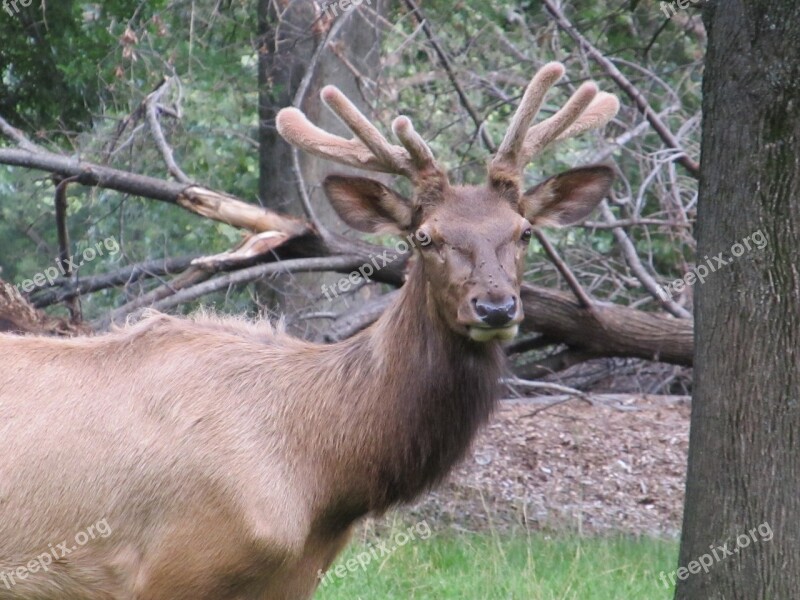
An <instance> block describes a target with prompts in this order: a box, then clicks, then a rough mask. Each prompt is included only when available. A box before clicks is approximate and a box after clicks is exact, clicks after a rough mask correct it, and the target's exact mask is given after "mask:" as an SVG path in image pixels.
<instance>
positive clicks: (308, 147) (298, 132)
mask: <svg viewBox="0 0 800 600" xmlns="http://www.w3.org/2000/svg"><path fill="white" fill-rule="evenodd" d="M276 125H277V128H278V133H280V134H281V137H283V139H285V140H286V141H287V142H289V143H290V144H291V145H292V146H296V147H297V148H300V149H301V150H304V151H306V152H308V153H309V154H313V155H314V156H319V157H320V158H324V159H327V160H331V161H333V162H337V163H339V164H343V165H348V166H351V167H356V168H358V169H366V170H369V171H380V172H383V173H394V169H393V168H391V169H390V168H388V167H387V165H385V164H384V163H383V162H381V161H380V160H379V159H378V158H377V157H376V156H375V155H374V154H373V153H372V151H371V150H370V149H369V148H367V147H366V146H365V145H364V143H363V142H362V141H361V140H358V139H351V140H346V139H344V138H342V137H339V136H338V135H333V134H332V133H328V132H327V131H325V130H324V129H320V128H319V127H317V126H316V125H314V124H313V123H312V122H311V121H309V120H308V119H307V118H306V116H305V115H304V114H303V113H302V111H300V110H298V109H296V108H284V109H283V110H281V111H280V112H279V113H278V116H277V118H276Z"/></svg>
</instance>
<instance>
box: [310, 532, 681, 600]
mask: <svg viewBox="0 0 800 600" xmlns="http://www.w3.org/2000/svg"><path fill="white" fill-rule="evenodd" d="M408 531H409V529H408V528H407V527H400V526H398V525H397V524H395V525H394V526H393V529H392V530H390V531H388V532H385V533H384V534H383V535H381V536H380V537H378V535H377V534H375V533H367V534H365V536H362V539H361V540H360V541H357V542H356V543H354V544H352V545H351V546H350V547H349V548H348V549H347V550H346V551H345V552H344V554H343V555H342V556H341V557H340V558H339V560H337V561H336V563H335V564H334V566H333V567H332V569H331V570H330V571H329V573H330V574H331V575H330V577H329V579H328V582H327V584H326V585H324V586H323V585H321V586H320V588H319V591H318V592H317V595H316V596H314V598H315V600H317V599H319V600H380V599H383V598H392V599H394V598H403V599H404V600H405V599H409V600H412V599H420V600H422V599H425V600H428V599H435V600H450V599H452V600H472V599H475V600H495V599H496V600H501V599H502V600H512V599H513V600H517V599H519V600H573V599H574V600H659V599H662V598H663V599H664V600H667V599H671V598H672V595H673V591H674V590H673V588H672V586H670V588H669V589H667V588H665V587H664V585H663V583H662V582H661V580H660V579H659V573H660V572H661V571H664V572H669V571H671V570H672V569H674V568H675V562H676V557H677V553H678V545H677V542H675V541H669V540H660V539H653V538H646V537H642V538H632V537H624V536H613V537H580V536H577V535H574V534H547V533H530V532H522V533H517V534H512V533H507V534H501V533H493V532H490V533H456V532H452V531H450V532H437V531H433V532H431V530H430V529H429V528H428V527H427V524H426V526H425V528H424V530H422V528H420V526H419V525H417V527H416V529H414V528H412V531H413V532H414V533H415V534H416V535H415V539H409V540H407V541H406V540H405V539H404V538H403V537H402V535H403V534H404V533H406V532H408ZM426 532H428V533H429V534H430V535H428V536H425V535H424V534H425V533H426ZM398 535H400V537H399V538H398V537H397V536H398ZM379 540H382V541H384V542H386V545H385V546H384V551H386V550H389V551H390V554H388V555H384V556H383V557H380V548H379V546H378V545H376V544H378V543H379ZM359 555H360V556H361V561H362V563H365V564H366V566H365V567H364V568H361V566H360V565H359V564H358V557H359ZM376 556H377V557H378V558H376ZM348 561H349V563H348ZM337 566H340V568H339V573H343V574H344V575H343V576H341V577H340V576H337V574H336V571H335V570H336V567H337ZM348 567H349V568H348Z"/></svg>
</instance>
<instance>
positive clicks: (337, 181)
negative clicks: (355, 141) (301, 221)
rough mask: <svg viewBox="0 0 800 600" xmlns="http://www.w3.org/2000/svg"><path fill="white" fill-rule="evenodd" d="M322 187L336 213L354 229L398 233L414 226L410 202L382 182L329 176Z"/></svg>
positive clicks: (361, 178) (366, 231) (368, 231)
mask: <svg viewBox="0 0 800 600" xmlns="http://www.w3.org/2000/svg"><path fill="white" fill-rule="evenodd" d="M322 186H323V187H324V188H325V194H326V195H327V196H328V200H330V203H331V205H332V206H333V208H334V210H335V211H336V213H337V214H338V215H339V216H340V217H341V218H342V220H343V221H344V222H345V223H347V224H348V225H349V226H350V227H352V228H353V229H357V230H358V231H363V232H365V233H394V234H399V233H403V232H405V231H407V230H408V229H409V228H410V227H411V220H412V217H413V212H414V211H413V208H412V206H411V202H410V201H409V200H408V199H407V198H404V197H403V196H401V195H400V194H398V193H396V192H394V191H392V190H390V189H389V188H388V187H386V186H385V185H383V184H382V183H380V182H379V181H375V180H374V179H368V178H366V177H345V176H342V175H329V176H328V177H326V178H325V181H324V182H323V183H322Z"/></svg>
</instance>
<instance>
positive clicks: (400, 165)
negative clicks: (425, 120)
mask: <svg viewBox="0 0 800 600" xmlns="http://www.w3.org/2000/svg"><path fill="white" fill-rule="evenodd" d="M321 95H322V100H323V101H324V102H325V104H327V105H328V106H329V107H330V109H331V110H332V111H333V112H335V113H336V115H337V116H338V117H339V118H340V119H342V121H344V123H345V125H347V126H348V127H349V128H350V130H351V131H352V132H353V133H354V134H355V135H356V137H357V138H358V139H360V140H361V141H362V142H363V143H364V145H365V146H366V147H367V148H369V150H370V151H371V152H372V154H374V155H375V157H376V158H377V159H378V161H379V162H380V163H382V164H384V165H385V166H386V169H385V170H386V171H387V172H390V173H397V174H399V175H406V176H411V175H412V174H413V170H412V169H411V165H410V164H409V157H408V156H407V155H406V153H405V152H404V151H403V149H402V148H400V147H399V146H395V145H394V144H391V143H389V141H388V140H387V139H386V138H385V137H383V134H382V133H381V132H380V131H378V129H377V128H376V127H375V126H374V125H373V124H372V123H370V121H369V119H367V117H365V116H364V114H363V113H362V112H361V111H360V110H358V108H356V105H355V104H353V103H352V102H350V99H349V98H348V97H347V96H345V95H344V94H343V93H342V92H341V91H340V90H339V89H338V88H337V87H335V86H332V85H328V86H325V87H324V88H323V89H322V94H321Z"/></svg>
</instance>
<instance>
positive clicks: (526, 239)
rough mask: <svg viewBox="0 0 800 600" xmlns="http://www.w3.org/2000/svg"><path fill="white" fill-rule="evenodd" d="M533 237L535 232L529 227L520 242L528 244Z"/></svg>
mask: <svg viewBox="0 0 800 600" xmlns="http://www.w3.org/2000/svg"><path fill="white" fill-rule="evenodd" d="M532 237H533V230H532V229H531V228H530V227H529V228H528V229H526V230H525V231H523V232H522V236H521V237H520V240H522V241H523V242H524V243H526V244H527V243H528V242H530V241H531V238H532Z"/></svg>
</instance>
